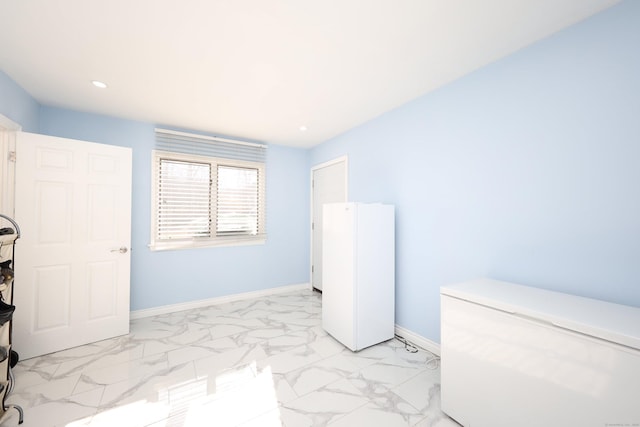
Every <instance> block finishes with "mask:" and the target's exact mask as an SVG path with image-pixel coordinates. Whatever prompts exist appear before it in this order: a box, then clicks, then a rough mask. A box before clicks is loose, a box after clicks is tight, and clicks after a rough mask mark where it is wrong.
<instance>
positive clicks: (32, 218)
mask: <svg viewBox="0 0 640 427" xmlns="http://www.w3.org/2000/svg"><path fill="white" fill-rule="evenodd" d="M16 148H17V163H16V189H17V191H16V220H17V222H18V223H19V224H20V228H21V230H22V236H21V239H20V241H19V242H18V244H17V245H16V255H17V257H16V258H17V259H18V262H17V263H16V266H15V270H16V283H17V284H18V286H17V287H16V292H15V297H14V303H15V305H16V307H17V309H16V312H15V315H14V319H15V322H14V344H15V348H16V350H17V351H19V352H20V354H21V356H22V358H30V357H34V356H37V355H41V354H46V353H50V352H53V351H58V350H62V349H65V348H70V347H75V346H78V345H82V344H86V343H90V342H95V341H99V340H103V339H106V338H110V337H113V336H117V335H122V334H126V333H128V331H129V275H130V253H129V251H128V250H127V251H126V252H124V251H123V252H120V251H119V250H118V249H119V248H121V247H125V248H127V249H128V248H129V247H130V241H131V149H129V148H123V147H116V146H111V145H104V144H95V143H90V142H85V141H76V140H70V139H64V138H54V137H49V136H45V135H36V134H29V133H22V132H19V133H18V136H17V144H16Z"/></svg>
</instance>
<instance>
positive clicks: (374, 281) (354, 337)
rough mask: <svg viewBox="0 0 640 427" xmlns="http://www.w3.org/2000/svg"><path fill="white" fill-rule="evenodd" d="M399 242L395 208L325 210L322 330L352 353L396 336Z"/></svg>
mask: <svg viewBox="0 0 640 427" xmlns="http://www.w3.org/2000/svg"><path fill="white" fill-rule="evenodd" d="M394 236H395V232H394V207H393V206H391V205H383V204H362V203H329V204H325V205H324V211H323V248H322V257H323V268H322V276H323V289H322V326H323V328H324V329H325V330H326V331H327V332H328V333H329V334H331V335H332V336H333V337H334V338H336V339H337V340H338V341H340V342H341V343H342V344H344V345H345V346H346V347H348V348H349V349H351V350H353V351H357V350H360V349H363V348H365V347H369V346H371V345H374V344H377V343H380V342H382V341H386V340H389V339H391V338H393V336H394V331H395V255H394V254H395V237H394Z"/></svg>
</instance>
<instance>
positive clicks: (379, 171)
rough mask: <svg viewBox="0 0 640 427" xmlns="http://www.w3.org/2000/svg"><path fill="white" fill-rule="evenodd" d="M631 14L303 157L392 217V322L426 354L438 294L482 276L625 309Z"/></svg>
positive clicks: (636, 75) (632, 102)
mask: <svg viewBox="0 0 640 427" xmlns="http://www.w3.org/2000/svg"><path fill="white" fill-rule="evenodd" d="M638 22H640V2H632V1H627V2H623V3H622V4H620V5H618V6H616V7H614V8H612V9H609V10H608V11H605V12H604V13H602V14H600V15H597V16H595V17H593V18H592V19H590V20H588V21H584V22H583V23H580V24H578V25H576V26H573V27H571V28H569V29H567V30H565V31H562V32H560V33H557V34H555V35H554V36H552V37H550V38H548V39H545V40H543V41H542V42H539V43H537V44H535V45H532V46H530V47H528V48H526V49H524V50H521V51H519V52H518V53H516V54H514V55H511V56H509V57H507V58H505V59H503V60H501V61H498V62H496V63H493V64H491V65H489V66H487V67H484V68H482V69H480V70H478V71H477V72H475V73H473V74H471V75H468V76H466V77H464V78H462V79H460V80H457V81H456V82H454V83H452V84H449V85H447V86H446V87H443V88H441V89H440V90H437V91H435V92H433V93H431V94H428V95H426V96H423V97H421V98H419V99H417V100H415V101H414V102H411V103H409V104H406V105H404V106H402V107H400V108H398V109H396V110H394V111H391V112H389V113H387V114H385V115H383V116H381V117H379V118H377V119H375V120H373V121H370V122H368V123H366V124H364V125H362V126H360V127H358V128H356V129H352V130H351V131H349V132H347V133H345V134H343V135H341V136H339V137H337V138H335V139H333V140H331V141H328V142H326V143H324V144H322V145H320V146H317V147H316V148H314V149H313V150H312V152H311V164H312V165H315V164H319V163H321V162H324V161H327V160H329V159H331V158H334V157H338V156H341V155H344V154H347V155H348V156H349V197H350V199H351V200H353V201H364V202H370V201H382V202H387V203H392V204H394V205H396V213H397V238H396V250H397V261H396V262H397V265H396V267H397V275H396V287H397V288H396V289H397V291H396V295H397V303H396V321H397V323H398V324H399V325H401V326H403V327H405V328H407V329H409V330H411V331H413V332H416V333H418V334H420V335H422V336H425V337H427V338H429V339H431V340H433V341H436V342H439V339H440V332H439V327H440V322H439V316H440V304H439V287H440V286H441V285H444V284H448V283H453V282H458V281H463V280H468V279H473V278H477V277H481V276H488V277H492V278H496V279H501V280H507V281H513V282H517V283H522V284H527V285H531V286H536V287H541V288H547V289H552V290H557V291H561V292H567V293H572V294H577V295H582V296H587V297H594V298H599V299H603V300H607V301H612V302H616V303H622V304H627V305H634V306H638V307H640V49H639V48H638V47H639V46H640V25H638Z"/></svg>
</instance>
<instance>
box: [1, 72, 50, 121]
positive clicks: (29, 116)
mask: <svg viewBox="0 0 640 427" xmlns="http://www.w3.org/2000/svg"><path fill="white" fill-rule="evenodd" d="M39 108H40V105H39V104H38V102H37V101H36V100H35V99H33V97H32V96H31V95H29V94H28V93H27V91H25V90H24V89H23V88H21V87H20V86H18V85H17V84H16V83H15V82H14V81H13V80H12V79H11V78H10V77H9V76H8V75H7V74H6V73H5V72H4V71H2V70H0V114H2V115H3V116H5V117H8V118H9V119H11V120H12V121H14V122H15V123H18V124H19V125H21V126H22V130H24V131H26V132H38V109H39Z"/></svg>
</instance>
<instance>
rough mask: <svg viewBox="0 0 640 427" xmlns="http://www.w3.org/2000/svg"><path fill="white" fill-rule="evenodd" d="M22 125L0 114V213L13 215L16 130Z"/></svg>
mask: <svg viewBox="0 0 640 427" xmlns="http://www.w3.org/2000/svg"><path fill="white" fill-rule="evenodd" d="M21 130H22V126H20V125H19V124H18V123H16V122H14V121H13V120H11V119H10V118H8V117H7V116H4V115H2V114H0V182H1V186H0V213H3V214H5V215H8V216H10V217H12V218H13V217H14V216H15V200H14V194H15V177H16V174H15V169H16V167H15V166H16V158H15V152H16V132H18V131H21Z"/></svg>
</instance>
